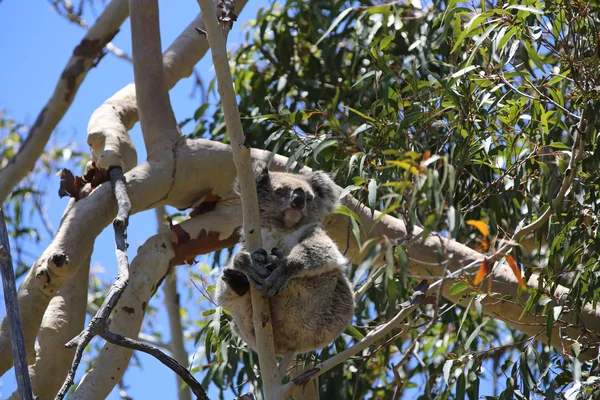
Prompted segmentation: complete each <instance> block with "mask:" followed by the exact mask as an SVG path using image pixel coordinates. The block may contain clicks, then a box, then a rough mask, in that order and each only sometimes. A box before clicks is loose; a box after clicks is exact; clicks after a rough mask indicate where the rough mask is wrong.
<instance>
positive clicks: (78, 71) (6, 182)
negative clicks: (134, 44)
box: [0, 0, 127, 204]
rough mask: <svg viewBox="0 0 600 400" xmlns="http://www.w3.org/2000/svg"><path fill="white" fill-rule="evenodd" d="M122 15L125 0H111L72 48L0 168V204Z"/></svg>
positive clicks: (27, 167) (31, 163)
mask: <svg viewBox="0 0 600 400" xmlns="http://www.w3.org/2000/svg"><path fill="white" fill-rule="evenodd" d="M125 18H127V1H126V0H113V1H111V2H110V3H109V4H108V5H107V6H106V8H105V9H104V11H103V12H102V14H101V15H100V17H99V18H98V19H97V20H96V22H95V23H94V25H93V26H92V27H91V28H90V29H89V30H88V32H87V33H86V35H85V36H84V37H83V39H82V40H81V42H80V43H79V45H77V47H76V48H75V49H74V50H73V55H72V56H71V58H70V59H69V61H68V62H67V65H66V67H65V69H64V70H63V72H62V74H61V76H60V79H59V80H58V82H57V83H56V87H55V88H54V93H53V94H52V97H50V99H49V100H48V102H47V103H46V105H45V106H44V108H43V109H42V111H41V112H40V114H39V115H38V117H37V119H36V120H35V123H34V124H33V126H32V127H31V129H30V130H29V135H28V136H27V140H25V142H24V143H23V145H22V146H21V148H20V149H19V152H18V153H17V154H16V155H15V156H14V157H13V158H12V159H11V160H10V161H9V163H8V164H7V165H6V167H4V168H3V169H2V170H0V204H1V203H3V202H4V200H5V199H6V197H7V196H8V195H9V194H10V193H11V191H12V190H13V188H14V187H15V186H16V185H17V184H18V183H19V181H21V179H23V178H24V177H25V176H27V174H28V173H29V171H31V170H32V169H33V166H34V165H35V163H36V161H37V160H38V158H39V157H40V155H41V154H42V152H43V151H44V147H45V146H46V143H47V142H48V139H49V138H50V134H51V133H52V131H53V130H54V128H56V125H57V124H58V122H59V121H60V120H61V119H62V117H63V116H64V114H65V113H66V112H67V110H68V109H69V107H70V106H71V103H72V102H73V99H74V97H75V94H76V93H77V90H78V89H79V85H80V84H81V82H83V79H84V78H85V76H86V74H87V72H88V71H89V70H90V68H92V67H93V66H94V65H95V62H96V61H97V60H98V59H99V58H100V57H101V56H102V49H103V48H104V47H105V46H106V44H107V43H109V42H110V41H111V40H112V38H113V37H114V36H115V35H116V34H117V32H118V31H119V27H120V26H121V24H122V23H123V21H125Z"/></svg>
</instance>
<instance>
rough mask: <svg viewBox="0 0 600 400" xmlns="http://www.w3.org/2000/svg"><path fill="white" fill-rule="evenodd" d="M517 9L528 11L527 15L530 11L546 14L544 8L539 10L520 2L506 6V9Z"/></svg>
mask: <svg viewBox="0 0 600 400" xmlns="http://www.w3.org/2000/svg"><path fill="white" fill-rule="evenodd" d="M513 8H514V9H517V10H521V11H526V12H527V15H529V13H534V14H540V15H544V12H543V11H542V10H539V9H537V8H534V7H527V6H522V5H520V4H515V5H512V6H508V7H506V8H505V10H510V9H513Z"/></svg>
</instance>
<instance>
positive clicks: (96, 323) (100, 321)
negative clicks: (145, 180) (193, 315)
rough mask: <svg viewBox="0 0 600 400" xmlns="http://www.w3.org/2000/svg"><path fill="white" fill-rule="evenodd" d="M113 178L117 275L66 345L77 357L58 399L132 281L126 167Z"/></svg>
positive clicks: (58, 399) (114, 171)
mask: <svg viewBox="0 0 600 400" xmlns="http://www.w3.org/2000/svg"><path fill="white" fill-rule="evenodd" d="M109 175H110V182H111V186H112V189H113V192H114V194H115V198H116V200H117V210H118V211H117V216H116V217H115V219H114V221H113V226H114V228H115V244H116V253H117V254H116V255H117V270H118V271H117V279H116V281H115V282H114V283H113V285H112V286H111V287H110V290H109V291H108V294H107V295H106V298H105V299H104V302H103V303H102V306H101V307H100V309H99V310H98V312H97V313H96V315H95V316H94V317H93V318H92V320H91V321H90V323H89V324H88V326H87V327H86V328H85V329H84V330H83V332H81V333H80V334H79V335H77V336H76V337H75V338H73V339H72V340H70V341H69V342H68V343H67V344H66V345H65V347H67V348H72V347H76V348H77V349H76V350H75V357H74V358H73V363H72V364H71V368H69V372H68V373H67V377H66V379H65V382H64V384H63V386H62V387H61V389H60V390H59V392H58V394H57V395H56V400H61V399H62V398H64V396H65V395H66V394H67V391H68V390H69V388H70V387H71V385H73V382H74V380H75V373H76V372H77V368H78V367H79V363H80V362H81V357H82V356H83V351H84V350H85V348H86V346H87V345H88V344H89V343H90V342H91V340H92V339H93V338H94V336H96V335H98V334H100V333H102V332H104V331H105V329H106V325H107V323H108V318H109V317H110V314H111V313H112V311H113V310H114V309H115V307H116V305H117V302H118V301H119V298H120V297H121V294H122V293H123V291H124V290H125V288H126V287H127V285H128V284H129V260H128V259H127V225H128V223H129V214H130V213H131V202H130V200H129V196H128V195H127V189H126V187H125V180H124V178H123V171H122V170H121V168H120V167H113V168H112V169H111V170H110V171H109Z"/></svg>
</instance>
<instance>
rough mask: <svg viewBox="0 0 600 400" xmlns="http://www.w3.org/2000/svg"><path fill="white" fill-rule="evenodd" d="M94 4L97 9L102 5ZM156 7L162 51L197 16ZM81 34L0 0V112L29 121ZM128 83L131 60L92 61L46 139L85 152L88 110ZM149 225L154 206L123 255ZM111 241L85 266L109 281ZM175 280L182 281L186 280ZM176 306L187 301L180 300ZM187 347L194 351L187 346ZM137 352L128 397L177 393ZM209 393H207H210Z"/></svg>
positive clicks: (46, 8) (53, 206)
mask: <svg viewBox="0 0 600 400" xmlns="http://www.w3.org/2000/svg"><path fill="white" fill-rule="evenodd" d="M96 3H97V4H98V7H99V9H101V4H102V3H101V2H96ZM267 4H268V0H250V1H249V4H247V5H246V7H245V9H244V11H243V12H242V13H241V15H240V16H239V17H240V18H239V20H238V23H237V24H236V25H235V26H234V30H233V31H232V33H231V34H230V35H229V42H228V47H229V48H230V49H231V48H234V47H236V46H238V45H239V44H240V43H243V41H244V40H245V39H244V34H243V32H242V31H241V30H242V24H243V23H244V22H246V21H248V20H249V19H252V18H253V17H254V16H255V15H256V13H257V10H258V9H259V8H260V7H261V6H266V5H267ZM159 5H160V22H161V38H162V47H163V50H165V49H166V48H167V47H168V46H169V44H170V43H171V42H172V41H173V40H174V39H175V38H176V37H177V35H178V34H179V33H180V32H181V30H182V29H183V28H185V27H186V26H187V25H188V24H189V22H190V21H191V20H192V19H193V17H194V16H195V15H196V14H197V13H198V10H199V8H198V5H197V3H196V2H195V1H191V0H190V1H171V2H169V1H160V2H159ZM97 14H98V13H97V12H96V13H94V12H93V11H92V10H89V9H87V10H86V13H85V14H84V18H85V19H86V21H87V22H88V23H89V24H90V25H91V24H92V23H93V21H94V20H95V18H96V16H97ZM84 34H85V32H84V30H83V29H82V28H80V27H78V26H76V25H75V24H72V23H70V22H69V21H67V20H66V19H64V18H62V17H60V16H59V15H58V14H57V13H56V12H55V11H53V10H52V9H51V7H50V5H49V2H46V1H36V2H30V1H18V0H4V1H2V2H1V3H0V52H1V53H0V54H1V56H0V57H1V58H2V61H3V62H1V63H0V110H5V111H6V115H7V116H9V117H12V118H14V119H16V120H17V121H19V122H23V123H27V124H31V123H33V121H34V120H35V118H36V117H37V114H38V113H39V112H40V110H41V109H42V108H43V106H44V104H45V103H46V101H47V100H48V98H49V97H50V95H51V94H52V92H53V90H54V86H55V84H56V81H57V79H58V77H59V76H60V73H61V72H62V70H63V68H64V66H65V65H66V62H67V60H68V59H69V57H70V54H71V52H72V51H73V49H74V47H75V46H76V45H77V44H78V42H79V41H80V40H81V38H82V37H83V35H84ZM130 42H131V32H130V27H129V20H127V21H125V23H124V24H123V26H122V27H121V31H120V32H119V33H118V35H117V36H116V37H115V39H114V43H115V44H116V45H117V46H118V47H120V48H121V49H123V50H125V51H126V52H128V53H129V54H131V43H130ZM197 71H199V72H200V74H202V78H203V80H204V82H205V83H206V84H207V83H208V82H209V81H210V79H211V78H212V77H213V70H212V60H211V58H210V54H209V55H208V56H205V57H204V59H203V60H202V61H201V62H200V63H199V65H197ZM132 81H133V68H132V65H131V64H130V63H128V62H127V61H124V60H121V59H119V58H117V57H114V56H113V55H112V54H110V53H109V54H107V55H106V56H105V57H104V58H103V59H102V61H101V62H100V64H99V66H98V67H96V68H94V69H92V70H91V71H90V72H89V73H88V75H87V77H86V79H85V80H84V82H83V84H82V85H81V87H80V88H79V91H78V93H77V96H76V98H75V101H74V102H73V104H72V106H71V108H70V109H69V111H68V112H67V113H66V115H65V117H64V118H63V120H62V121H61V122H60V124H59V125H58V127H57V129H56V130H55V131H54V132H53V134H52V138H51V143H52V142H53V143H65V142H68V141H71V140H74V141H77V142H78V144H79V149H80V150H82V151H86V152H87V151H88V148H87V144H86V141H85V135H86V128H87V124H88V120H89V117H90V115H91V114H92V112H93V111H94V110H95V109H96V108H97V107H98V106H100V105H101V104H102V103H103V102H104V101H105V100H106V99H107V98H109V97H110V96H112V95H113V94H114V93H115V92H117V91H118V90H119V89H121V88H122V87H123V86H125V85H127V84H128V83H130V82H132ZM192 88H193V79H189V78H188V79H184V80H182V81H180V82H179V83H178V84H177V86H175V88H174V89H173V90H172V91H171V92H170V96H171V104H172V105H173V109H174V112H175V116H176V118H177V120H178V121H181V120H183V119H185V118H188V117H191V116H192V115H193V114H194V111H195V110H196V108H197V107H198V106H199V105H200V101H201V100H200V98H199V96H198V95H197V94H196V96H195V97H191V96H190V93H191V91H192ZM192 128H193V127H192V126H191V125H188V126H186V129H188V130H189V129H192ZM131 136H132V139H133V141H134V143H135V145H136V148H137V151H138V159H139V160H144V159H145V157H146V153H145V150H144V146H143V141H142V135H141V131H140V128H139V124H137V125H136V126H135V127H134V128H133V130H132V131H131ZM56 183H57V182H56V180H54V181H53V182H51V184H50V187H49V189H48V193H49V195H47V196H46V204H45V206H47V207H48V212H49V217H50V220H51V222H52V224H53V226H54V228H57V227H58V226H59V222H60V217H61V215H62V212H63V210H64V208H65V206H66V204H67V202H68V200H67V199H66V198H63V199H59V197H58V196H57V195H56V190H57V186H56ZM38 226H39V225H38ZM40 227H41V226H40ZM156 227H157V225H156V218H155V216H154V211H150V212H145V213H140V214H137V215H134V216H133V217H132V218H131V221H130V226H129V230H128V234H129V243H130V247H129V250H128V254H129V257H130V260H131V259H132V258H133V257H134V256H135V254H136V251H137V248H138V247H139V246H140V245H141V244H142V243H143V242H144V241H145V240H146V239H147V238H148V237H149V236H151V235H152V234H154V233H155V232H156ZM49 241H50V238H49V237H47V236H44V238H43V239H42V242H41V243H40V245H39V246H34V247H36V248H32V249H30V250H31V251H32V252H34V253H36V254H39V253H40V252H41V251H42V250H43V248H45V247H46V245H47V244H48V243H49ZM113 243H114V236H113V231H112V228H111V229H106V230H105V231H104V232H103V233H102V234H101V235H100V236H99V237H98V239H97V240H96V243H95V247H94V253H93V255H92V267H94V266H102V267H103V268H104V273H102V274H101V275H100V277H101V278H102V279H103V280H104V281H108V282H111V281H112V279H113V277H114V275H115V274H116V266H115V258H114V244H113ZM180 268H186V267H180ZM180 272H182V271H181V270H180ZM182 279H183V280H186V278H182ZM186 293H187V292H186ZM0 303H1V304H0V317H3V316H4V315H5V309H4V301H3V298H2V300H1V302H0ZM153 304H154V306H155V307H157V308H159V311H158V315H157V317H156V318H155V320H154V328H156V329H158V330H160V331H161V332H163V333H164V335H165V336H164V337H165V340H168V323H167V319H166V316H165V315H164V313H163V312H162V311H161V308H162V307H161V301H160V300H156V299H155V300H154V302H153ZM182 304H183V305H185V304H186V301H185V300H184V299H182ZM190 346H191V345H190ZM189 350H191V351H193V347H190V348H189ZM138 357H139V358H140V360H141V364H142V368H141V369H140V368H135V367H131V368H129V370H128V371H127V373H126V375H125V383H126V385H127V386H128V387H129V389H128V391H127V393H128V395H129V396H131V397H133V398H134V399H149V398H163V399H170V398H176V386H175V379H174V377H172V376H171V372H170V371H169V370H167V369H166V367H164V366H163V365H162V364H160V363H159V362H158V361H156V360H154V359H153V358H152V357H149V356H146V355H143V354H139V355H138ZM82 369H83V368H80V370H82ZM79 375H81V373H80V374H79ZM15 388H16V382H15V379H14V375H13V374H12V371H9V372H8V373H6V374H5V375H4V376H3V377H0V398H5V397H7V396H8V395H10V394H11V393H12V392H13V390H14V389H15ZM211 392H212V390H211ZM211 394H213V395H214V392H213V393H211ZM108 398H109V399H119V398H120V397H119V395H118V393H117V391H116V390H115V391H113V393H111V395H110V396H109V397H108Z"/></svg>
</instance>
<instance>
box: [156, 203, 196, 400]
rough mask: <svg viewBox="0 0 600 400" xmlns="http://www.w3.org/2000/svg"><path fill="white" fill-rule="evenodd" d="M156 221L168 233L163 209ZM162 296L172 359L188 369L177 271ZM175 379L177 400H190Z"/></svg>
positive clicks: (160, 208)
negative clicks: (167, 322) (167, 320)
mask: <svg viewBox="0 0 600 400" xmlns="http://www.w3.org/2000/svg"><path fill="white" fill-rule="evenodd" d="M155 210H156V220H157V222H158V232H159V233H167V232H169V224H167V221H166V212H165V208H164V207H157V208H156V209H155ZM163 294H164V296H165V300H164V303H165V308H166V309H167V316H168V318H169V333H170V336H171V349H172V353H173V358H174V359H175V360H177V362H178V363H179V364H181V365H182V366H183V367H184V368H188V365H189V363H188V353H187V351H185V346H184V342H183V327H182V326H181V312H180V308H179V293H178V292H177V271H176V270H175V269H174V268H172V269H171V273H169V274H168V275H167V276H166V278H165V280H164V282H163ZM175 376H176V377H177V397H178V399H179V400H191V399H192V396H191V394H190V388H188V387H186V386H183V385H182V379H181V377H180V376H179V375H177V374H176V375H175Z"/></svg>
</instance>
